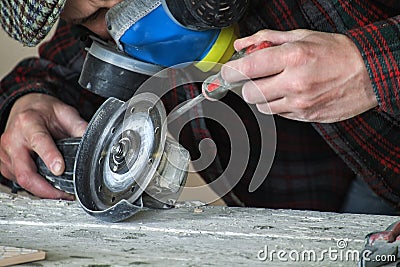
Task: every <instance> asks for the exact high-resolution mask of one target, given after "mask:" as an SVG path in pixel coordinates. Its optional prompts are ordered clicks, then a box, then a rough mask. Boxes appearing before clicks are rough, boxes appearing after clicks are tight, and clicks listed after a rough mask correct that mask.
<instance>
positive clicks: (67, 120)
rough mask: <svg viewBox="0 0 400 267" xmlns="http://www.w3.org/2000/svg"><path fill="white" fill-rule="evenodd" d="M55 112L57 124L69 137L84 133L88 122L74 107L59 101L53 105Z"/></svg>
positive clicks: (79, 135) (80, 135)
mask: <svg viewBox="0 0 400 267" xmlns="http://www.w3.org/2000/svg"><path fill="white" fill-rule="evenodd" d="M55 114H56V117H57V120H58V123H59V125H60V126H61V128H62V129H63V131H64V132H65V133H66V134H67V135H68V136H69V137H82V135H83V134H84V133H85V131H86V128H87V125H88V123H87V122H86V121H85V120H84V119H82V118H81V116H80V115H79V113H78V111H77V110H76V109H75V108H73V107H71V106H69V105H66V104H64V103H60V104H59V105H57V106H56V107H55Z"/></svg>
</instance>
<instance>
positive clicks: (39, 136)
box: [29, 132, 49, 151]
mask: <svg viewBox="0 0 400 267" xmlns="http://www.w3.org/2000/svg"><path fill="white" fill-rule="evenodd" d="M48 138H49V134H48V133H46V132H36V133H34V134H32V136H31V137H30V138H29V143H30V145H31V147H32V149H33V150H34V151H37V148H38V147H40V146H41V145H42V144H44V143H45V141H46V140H47V139H48Z"/></svg>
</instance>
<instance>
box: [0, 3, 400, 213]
mask: <svg viewBox="0 0 400 267" xmlns="http://www.w3.org/2000/svg"><path fill="white" fill-rule="evenodd" d="M399 11H400V4H399V3H397V1H384V0H379V1H378V0H375V1H359V0H356V1H342V0H334V1H327V0H298V1H288V0H286V1H284V0H271V1H265V0H252V1H251V5H250V10H249V12H248V14H247V15H246V17H245V18H244V19H243V20H242V21H241V23H240V28H241V34H242V35H243V36H246V35H249V34H252V33H254V32H256V31H257V30H260V29H264V28H269V29H277V30H290V29H296V28H307V29H313V30H320V31H327V32H338V33H343V34H346V35H347V36H349V37H350V38H351V39H352V40H353V41H354V42H355V44H356V45H357V46H358V48H359V50H360V52H361V55H362V56H363V58H364V61H365V65H366V67H367V69H368V72H369V75H370V78H371V82H372V84H373V87H374V90H375V93H376V96H377V99H378V102H379V106H378V107H377V108H375V109H373V110H370V111H368V112H365V113H363V114H361V115H359V116H356V117H354V118H352V119H349V120H345V121H343V122H338V123H332V124H318V123H312V124H311V123H304V122H296V121H290V120H286V119H283V118H281V117H279V116H276V117H275V123H276V128H277V140H278V141H277V148H276V156H275V159H274V162H273V165H272V168H271V170H270V172H269V173H268V179H266V180H265V181H264V183H263V184H262V186H261V187H260V188H259V189H258V190H256V191H255V192H253V193H249V192H248V185H249V182H250V177H251V176H252V173H253V172H254V168H255V165H256V164H257V161H258V156H259V141H260V138H259V135H260V133H259V132H257V130H256V129H257V125H256V122H255V120H254V118H252V116H251V113H250V112H249V110H248V108H247V106H246V105H245V104H244V103H243V102H242V100H240V99H239V98H237V97H235V96H234V95H232V94H230V95H228V96H227V97H225V98H224V101H225V102H226V103H227V104H229V105H230V106H232V108H234V109H235V110H237V111H238V114H241V115H240V116H241V117H242V118H243V121H244V123H245V125H246V127H247V129H248V130H249V131H248V132H249V133H250V137H249V140H250V141H251V148H252V149H251V154H250V164H249V165H248V168H247V169H246V172H245V173H244V175H243V177H242V178H241V180H240V181H239V183H238V184H237V185H236V186H235V187H234V189H233V191H232V193H234V195H233V194H228V195H227V196H226V197H225V200H226V201H227V203H228V204H231V205H238V204H239V202H241V203H244V204H245V205H247V206H257V207H272V208H293V209H313V210H323V211H339V210H340V207H341V205H342V203H343V200H344V198H345V196H346V194H347V191H348V189H349V185H350V184H351V182H352V180H353V179H354V177H355V176H356V175H359V176H361V177H362V178H363V179H364V180H365V181H366V182H367V183H368V185H369V186H370V187H371V188H372V189H373V190H374V192H375V193H376V194H378V195H379V196H380V197H382V198H383V199H384V200H385V201H386V202H387V203H389V204H391V205H392V206H394V207H396V208H398V209H400V196H399V194H400V179H399V173H400V164H399V163H400V159H399V157H400V153H399V150H400V128H399V127H400V125H399V122H400V121H399V118H398V117H397V116H398V112H399V107H400V98H399V96H398V92H399V81H400V79H399V77H400V73H399V66H400V64H399V62H400V58H399V55H400V54H399V51H400V31H399V29H400V16H398V14H399ZM86 34H87V33H85V32H84V31H82V29H79V28H78V27H76V26H72V25H68V24H65V23H64V22H62V21H61V22H60V24H59V26H58V29H57V32H56V34H55V36H54V37H53V39H52V40H51V41H49V42H48V43H45V44H44V45H42V46H41V47H40V59H37V58H31V59H26V60H24V61H22V62H21V63H20V64H19V65H18V66H17V67H16V68H15V69H14V70H13V71H12V72H11V73H10V74H9V75H8V76H7V77H6V78H5V79H4V80H3V81H2V82H1V88H0V92H1V94H0V116H1V117H0V118H1V120H0V123H1V125H0V127H2V128H1V129H4V127H5V123H6V121H7V118H8V113H9V111H10V108H11V106H12V104H13V102H14V101H15V99H17V98H18V97H20V96H22V95H24V94H27V93H30V92H41V93H46V94H51V95H54V96H57V97H58V98H60V99H62V100H63V101H64V102H66V103H67V104H70V105H72V106H74V107H76V108H77V109H78V110H79V112H80V113H81V115H82V117H84V118H85V119H87V120H89V119H90V117H91V116H92V115H93V113H94V112H95V111H96V109H97V108H98V106H99V105H100V104H101V103H102V102H103V101H104V99H102V98H101V97H98V96H95V95H93V94H91V93H90V92H88V91H86V90H84V89H82V88H81V87H80V86H79V85H78V83H77V79H78V76H79V73H80V69H81V67H82V64H83V59H84V56H85V52H84V49H83V46H82V42H83V41H82V37H84V36H85V35H86ZM170 82H171V83H172V84H173V83H174V79H173V78H172V79H170ZM198 93H199V89H198V87H197V86H196V85H195V84H188V85H185V86H182V87H178V88H176V89H174V90H172V91H171V92H170V93H169V94H168V95H166V96H165V97H164V98H163V101H164V103H165V106H166V108H167V110H171V109H172V108H173V107H175V106H176V105H177V104H178V103H180V102H182V101H184V100H186V99H188V98H189V97H193V96H195V95H196V94H198ZM225 135H226V133H224V132H223V131H222V130H221V128H220V127H218V126H216V125H214V123H213V122H211V121H207V120H204V119H200V118H199V119H196V120H194V121H192V122H191V123H190V124H189V125H188V126H187V127H185V128H184V129H183V132H182V135H181V139H180V142H181V143H182V144H183V145H184V146H186V147H187V148H188V149H189V151H190V152H191V155H192V157H194V158H196V157H197V156H198V155H199V151H198V144H199V142H200V140H201V139H203V138H213V139H214V140H215V142H216V144H217V148H218V156H217V157H216V159H215V160H214V161H213V163H212V164H211V165H210V166H209V167H208V168H207V169H205V170H203V171H201V172H200V174H201V175H202V177H203V178H204V179H205V180H206V181H208V182H210V181H212V180H213V179H215V178H216V177H218V175H219V174H220V173H221V172H222V171H223V169H224V167H225V166H226V164H227V162H228V161H229V147H230V146H229V144H227V143H226V142H227V138H226V136H225ZM266 175H267V174H266ZM234 196H235V197H237V198H238V199H239V202H238V199H236V198H235V197H234Z"/></svg>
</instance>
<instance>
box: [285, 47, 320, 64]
mask: <svg viewBox="0 0 400 267" xmlns="http://www.w3.org/2000/svg"><path fill="white" fill-rule="evenodd" d="M288 46H290V47H289V49H288V51H289V52H288V53H287V56H286V57H287V58H286V60H287V63H288V65H289V66H291V67H298V66H302V65H306V64H308V63H309V62H310V61H311V60H312V59H313V54H314V53H313V52H312V50H311V49H310V48H309V47H308V46H306V45H302V44H301V42H300V41H299V42H296V43H291V44H288Z"/></svg>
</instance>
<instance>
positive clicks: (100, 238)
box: [0, 193, 396, 266]
mask: <svg viewBox="0 0 400 267" xmlns="http://www.w3.org/2000/svg"><path fill="white" fill-rule="evenodd" d="M0 210H1V212H0V245H7V246H16V247H26V248H31V249H40V250H44V251H46V255H47V258H46V260H45V261H40V262H38V264H40V265H42V266H89V265H91V266H95V265H101V266H104V265H105V266H107V265H112V266H116V265H117V266H131V265H134V264H149V265H152V266H167V265H171V266H176V265H178V266H223V265H227V266H231V265H234V266H266V265H268V266H271V265H281V266H287V265H289V264H295V265H307V266H312V265H314V266H355V262H354V261H352V260H350V261H346V260H345V258H343V259H340V253H342V254H343V255H344V253H345V252H348V251H350V252H351V251H352V250H360V249H362V246H363V242H364V236H365V235H366V234H367V233H369V232H371V231H375V230H383V229H384V228H386V227H387V226H388V225H389V224H390V223H392V222H394V221H395V220H396V217H391V216H377V215H357V214H335V213H321V212H312V211H293V210H270V209H253V208H228V207H218V206H209V207H201V208H200V209H196V210H195V208H194V207H181V208H176V209H171V210H145V211H143V212H140V213H139V214H138V215H137V216H135V217H134V218H132V219H130V220H128V221H125V222H121V223H105V222H102V221H99V220H97V219H95V218H93V217H91V216H89V215H87V214H86V213H85V212H84V211H83V209H81V208H80V206H79V205H78V204H77V203H76V202H66V201H54V200H32V199H28V198H22V197H14V196H12V195H9V194H3V193H0ZM340 240H344V241H345V242H346V247H345V248H344V249H339V248H338V247H337V242H338V241H340ZM265 248H268V250H269V252H271V250H276V251H278V250H285V251H286V252H287V255H286V256H285V257H284V258H286V259H287V261H286V262H283V261H280V260H279V259H278V258H277V255H275V256H274V257H275V258H274V261H273V262H271V261H270V259H267V260H265V261H260V260H259V259H258V256H257V255H258V253H259V251H260V250H265ZM329 249H336V250H337V251H338V253H337V256H338V259H337V260H334V259H332V258H329V257H328V255H324V254H322V256H323V258H324V261H322V262H319V261H318V260H316V261H314V260H312V261H309V260H307V259H308V258H307V259H306V260H305V261H294V260H292V259H291V258H290V257H289V255H288V254H289V253H292V258H295V256H296V254H295V253H294V252H293V251H297V253H299V255H301V253H302V252H304V251H306V252H307V251H315V253H316V256H317V258H321V253H322V251H323V250H329ZM260 256H264V254H263V253H261V254H260ZM300 260H301V258H300ZM40 265H35V266H40Z"/></svg>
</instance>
